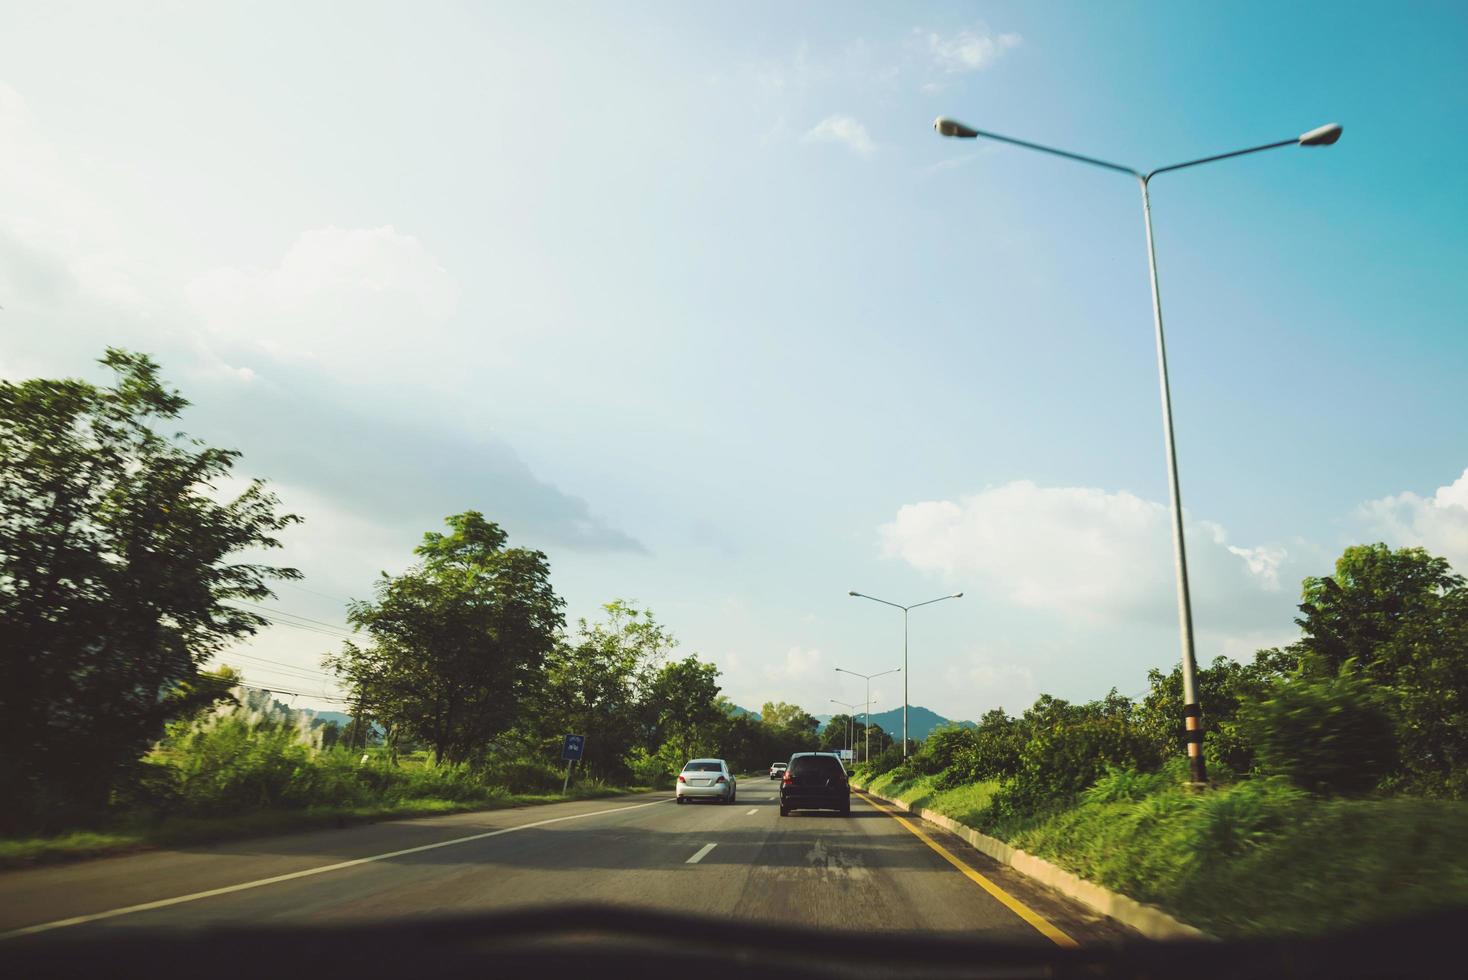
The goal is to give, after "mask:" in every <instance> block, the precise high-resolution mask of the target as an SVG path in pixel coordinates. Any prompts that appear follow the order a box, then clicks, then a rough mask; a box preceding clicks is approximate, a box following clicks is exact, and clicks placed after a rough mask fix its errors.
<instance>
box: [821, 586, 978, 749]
mask: <svg viewBox="0 0 1468 980" xmlns="http://www.w3.org/2000/svg"><path fill="white" fill-rule="evenodd" d="M846 594H847V595H850V596H856V598H858V599H870V600H872V601H873V602H880V603H881V604H882V605H884V606H891V607H892V608H893V609H901V610H902V757H903V758H904V759H906V758H907V613H908V610H910V609H916V608H917V607H918V606H931V605H932V604H933V603H935V602H942V601H943V600H944V599H962V598H963V593H962V592H955V593H953V594H952V595H940V596H939V597H938V598H936V599H929V600H928V601H926V602H914V603H913V604H912V605H910V606H900V605H898V604H897V603H895V602H888V601H887V600H886V599H878V598H877V597H876V596H873V595H866V594H864V593H861V592H848V593H846Z"/></svg>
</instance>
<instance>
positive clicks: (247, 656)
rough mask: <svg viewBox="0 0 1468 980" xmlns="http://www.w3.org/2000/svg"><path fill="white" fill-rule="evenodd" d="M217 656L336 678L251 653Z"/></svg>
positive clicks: (311, 669)
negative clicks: (256, 661) (254, 661)
mask: <svg viewBox="0 0 1468 980" xmlns="http://www.w3.org/2000/svg"><path fill="white" fill-rule="evenodd" d="M217 656H218V657H219V659H220V660H224V659H226V658H227V657H244V658H245V659H246V660H258V661H260V662H261V663H262V664H274V665H275V666H277V667H289V668H291V669H292V670H303V671H306V672H307V673H311V674H315V675H317V676H318V677H325V678H328V679H330V678H332V677H335V676H336V675H335V674H331V673H328V672H327V671H324V670H317V669H316V668H315V667H302V666H300V665H299V664H288V663H286V662H285V661H284V660H271V659H270V658H269V657H260V656H256V655H255V654H253V653H239V652H232V653H229V654H224V653H221V654H218V655H217Z"/></svg>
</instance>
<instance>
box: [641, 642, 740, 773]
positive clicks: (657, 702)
mask: <svg viewBox="0 0 1468 980" xmlns="http://www.w3.org/2000/svg"><path fill="white" fill-rule="evenodd" d="M718 696H719V668H717V667H715V666H714V665H713V664H706V663H703V662H702V661H700V660H699V659H698V658H697V657H685V658H684V659H682V660H676V661H674V662H672V663H670V664H666V665H664V666H663V667H662V669H660V670H659V671H658V672H657V673H656V674H655V675H654V676H653V678H652V683H651V684H650V685H649V691H648V700H649V701H650V702H651V709H652V713H653V715H654V717H655V719H656V722H655V724H656V726H657V737H659V738H661V739H664V740H669V741H673V742H675V743H677V744H678V745H679V746H680V747H681V748H682V750H683V755H684V757H685V759H687V758H692V756H693V747H694V745H695V744H696V743H698V742H699V741H700V739H701V738H702V739H703V740H705V741H707V740H708V736H709V735H711V734H712V729H713V727H714V725H715V723H717V722H719V721H722V720H723V719H724V713H723V712H722V711H720V710H719V707H718V704H717V699H718Z"/></svg>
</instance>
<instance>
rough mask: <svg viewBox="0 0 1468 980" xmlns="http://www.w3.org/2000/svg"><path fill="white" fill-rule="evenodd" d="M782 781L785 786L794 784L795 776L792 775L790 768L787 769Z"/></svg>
mask: <svg viewBox="0 0 1468 980" xmlns="http://www.w3.org/2000/svg"><path fill="white" fill-rule="evenodd" d="M780 783H781V784H782V785H784V786H792V785H794V784H795V777H794V776H792V775H790V770H789V769H786V770H785V778H784V779H781V780H780Z"/></svg>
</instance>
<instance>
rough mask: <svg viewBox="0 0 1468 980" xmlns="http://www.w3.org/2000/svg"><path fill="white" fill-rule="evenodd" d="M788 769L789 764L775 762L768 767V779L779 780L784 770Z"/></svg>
mask: <svg viewBox="0 0 1468 980" xmlns="http://www.w3.org/2000/svg"><path fill="white" fill-rule="evenodd" d="M789 768H790V763H788V762H776V763H773V764H771V766H770V778H771V779H779V778H780V777H781V776H783V775H785V770H786V769H789Z"/></svg>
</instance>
